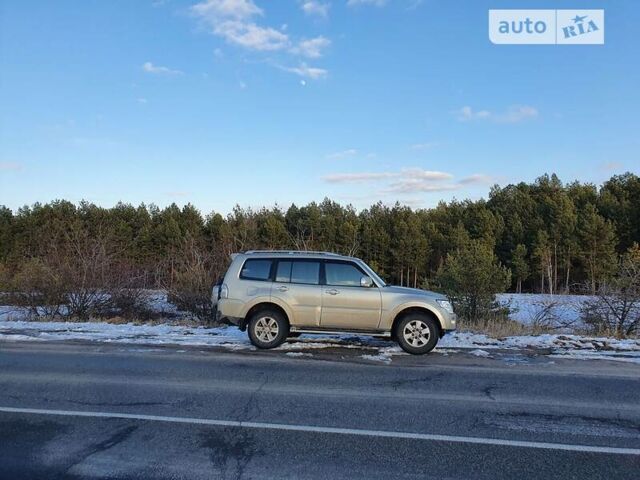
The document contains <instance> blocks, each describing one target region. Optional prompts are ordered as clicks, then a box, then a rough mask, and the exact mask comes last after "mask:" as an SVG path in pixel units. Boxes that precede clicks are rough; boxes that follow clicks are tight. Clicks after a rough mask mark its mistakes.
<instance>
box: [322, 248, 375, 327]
mask: <svg viewBox="0 0 640 480" xmlns="http://www.w3.org/2000/svg"><path fill="white" fill-rule="evenodd" d="M365 275H366V273H365V272H364V271H362V269H361V268H360V267H359V266H358V265H356V264H355V263H353V262H349V261H340V260H326V261H325V262H324V277H325V278H324V285H323V286H322V313H321V319H320V325H321V326H322V327H326V328H339V329H346V330H376V329H377V328H378V325H379V324H380V314H381V309H382V296H381V293H380V289H379V288H378V287H377V286H376V285H375V283H374V284H373V286H372V287H362V286H360V279H361V278H362V277H363V276H365Z"/></svg>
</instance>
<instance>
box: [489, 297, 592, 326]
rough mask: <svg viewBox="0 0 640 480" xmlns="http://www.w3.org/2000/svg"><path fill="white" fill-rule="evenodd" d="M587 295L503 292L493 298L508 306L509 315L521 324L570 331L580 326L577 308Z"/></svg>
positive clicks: (585, 300) (578, 309) (579, 308)
mask: <svg viewBox="0 0 640 480" xmlns="http://www.w3.org/2000/svg"><path fill="white" fill-rule="evenodd" d="M592 298H593V297H591V296H589V295H548V294H539V293H502V294H498V295H496V300H497V301H498V302H499V303H500V304H502V305H505V306H508V307H509V308H510V309H511V314H510V315H509V317H510V318H511V319H512V320H515V321H517V322H520V323H522V324H524V325H529V326H532V325H540V326H543V325H546V326H549V327H555V328H559V329H560V330H561V331H564V332H570V331H571V330H572V329H574V328H580V327H582V326H583V324H582V322H581V321H580V310H581V308H582V306H583V305H584V303H585V302H587V301H588V300H591V299H592Z"/></svg>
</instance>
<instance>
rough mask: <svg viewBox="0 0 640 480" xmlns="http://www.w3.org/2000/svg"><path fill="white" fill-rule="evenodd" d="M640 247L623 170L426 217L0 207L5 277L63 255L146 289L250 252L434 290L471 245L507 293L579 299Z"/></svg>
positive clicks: (639, 188)
mask: <svg viewBox="0 0 640 480" xmlns="http://www.w3.org/2000/svg"><path fill="white" fill-rule="evenodd" d="M638 242H640V177H638V176H637V175H635V174H633V173H629V172H628V173H625V174H622V175H615V176H613V177H611V178H610V179H609V180H607V181H605V182H604V183H603V184H602V185H601V186H596V185H594V184H591V183H581V182H578V181H575V182H572V183H566V184H565V183H563V182H562V181H561V180H560V179H559V178H558V177H557V176H556V175H555V174H551V175H548V174H545V175H543V176H541V177H539V178H538V179H536V180H535V181H534V182H532V183H524V182H521V183H518V184H509V185H506V186H504V187H502V186H498V185H496V186H494V187H493V188H491V190H490V192H489V195H488V198H486V199H480V200H474V201H472V200H461V201H458V200H454V201H450V202H441V203H439V204H438V205H437V206H436V207H433V208H425V209H412V208H409V207H407V206H403V205H401V204H396V205H391V206H389V205H385V204H383V203H382V202H378V203H376V204H374V205H372V206H370V207H369V208H365V209H363V210H361V211H356V209H355V208H354V207H352V206H350V205H347V206H343V205H340V204H339V203H336V202H334V201H332V200H330V199H328V198H326V199H325V200H324V201H322V202H319V203H316V202H311V203H309V204H307V205H304V206H298V205H295V204H292V205H291V206H289V207H288V208H286V209H283V208H281V207H270V208H266V207H265V208H260V209H250V208H241V207H239V206H236V207H235V208H234V209H233V211H232V212H231V213H230V214H228V215H226V216H223V215H221V214H219V213H215V212H212V213H209V214H206V215H203V214H202V213H201V212H200V211H199V210H198V209H197V208H196V207H195V206H194V205H191V204H187V205H185V206H183V207H178V206H177V205H175V204H172V205H170V206H168V207H166V208H159V207H157V206H154V205H144V204H141V205H139V206H133V205H130V204H125V203H118V204H117V205H115V206H113V207H110V208H105V207H100V206H97V205H94V204H92V203H89V202H80V203H79V204H74V203H72V202H69V201H66V200H56V201H52V202H50V203H47V204H40V203H36V204H34V205H31V206H25V207H22V208H20V209H18V210H16V211H13V210H11V209H10V208H8V207H5V206H0V269H2V272H4V278H10V277H12V276H15V275H18V274H20V272H21V270H23V269H24V268H25V265H27V264H29V263H32V262H34V260H37V261H38V262H45V263H46V262H50V264H51V265H54V264H55V262H58V261H60V259H61V258H62V257H64V256H70V257H74V256H75V257H87V256H91V255H98V254H99V255H101V256H102V257H103V258H109V259H110V263H111V264H117V265H119V266H120V267H121V270H122V271H124V272H128V273H127V275H126V276H127V278H129V279H132V278H133V279H135V282H134V283H135V286H137V287H144V288H156V287H158V286H162V285H167V284H171V282H172V280H173V278H174V277H175V276H176V275H179V272H178V269H179V268H180V265H186V264H188V262H187V263H185V262H184V261H183V260H184V256H185V255H190V256H193V255H197V256H198V258H200V259H202V260H201V261H202V262H205V263H206V264H207V265H208V267H207V268H208V271H210V272H211V275H212V276H219V275H222V274H223V273H224V269H225V267H226V262H227V258H228V255H229V254H230V253H232V252H236V251H244V250H250V249H298V250H322V251H332V252H337V253H341V254H346V255H352V256H356V257H359V258H362V259H363V260H365V261H366V262H368V263H369V264H370V265H371V266H372V267H373V268H374V269H375V270H376V271H378V272H379V273H380V274H381V275H382V276H383V278H385V279H386V280H387V281H389V282H391V283H394V284H399V285H407V286H416V287H424V288H433V287H434V286H435V287H437V285H436V283H437V277H438V271H439V269H441V267H442V266H443V264H444V263H445V261H446V259H447V256H449V255H452V254H455V253H456V252H460V251H461V250H464V249H465V248H467V249H468V248H469V246H470V245H474V244H475V245H478V244H481V245H482V246H483V248H482V249H475V250H474V251H477V252H487V254H488V255H492V256H494V257H495V261H496V262H497V263H499V264H500V265H501V266H502V267H504V268H505V269H508V270H509V271H510V272H511V275H510V282H509V286H508V290H510V291H518V292H519V291H524V292H544V293H561V292H578V291H580V292H583V291H584V289H585V286H586V288H587V290H588V289H591V290H592V291H594V292H595V290H596V288H597V286H598V284H599V283H600V282H602V281H605V280H606V279H607V278H609V277H610V276H611V275H612V274H613V273H614V272H615V269H616V264H617V259H618V257H619V256H620V255H621V254H623V253H624V252H625V251H627V250H628V249H629V248H630V247H632V245H633V244H634V243H638ZM194 252H196V253H194ZM198 261H199V260H198ZM51 262H53V263H51ZM85 263H86V262H85ZM214 280H215V278H212V279H211V281H212V282H213V281H214Z"/></svg>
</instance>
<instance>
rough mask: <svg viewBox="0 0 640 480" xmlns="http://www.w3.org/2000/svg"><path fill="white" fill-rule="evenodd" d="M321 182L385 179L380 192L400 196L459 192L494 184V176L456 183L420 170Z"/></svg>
mask: <svg viewBox="0 0 640 480" xmlns="http://www.w3.org/2000/svg"><path fill="white" fill-rule="evenodd" d="M322 179H323V180H324V181H325V182H328V183H376V182H381V181H385V180H387V181H389V182H390V183H388V184H387V186H386V188H384V189H382V190H381V191H380V192H379V193H380V194H400V195H405V194H411V193H428V192H447V191H454V190H460V189H462V188H464V187H466V186H469V185H488V184H491V183H494V182H495V179H494V177H491V176H489V175H485V174H481V173H476V174H473V175H469V176H468V177H464V178H462V179H461V180H458V181H455V180H454V176H453V175H452V174H451V173H448V172H441V171H437V170H424V169H422V168H404V169H402V170H400V171H396V172H394V171H387V172H356V173H333V174H330V175H326V176H324V177H322Z"/></svg>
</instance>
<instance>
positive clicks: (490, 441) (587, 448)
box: [0, 407, 640, 455]
mask: <svg viewBox="0 0 640 480" xmlns="http://www.w3.org/2000/svg"><path fill="white" fill-rule="evenodd" d="M0 412H4V413H23V414H31V415H58V416H63V417H91V418H121V419H128V420H145V421H150V422H167V423H186V424H193V425H213V426H217V427H238V428H255V429H262V430H284V431H293V432H313V433H329V434H337V435H355V436H363V437H382V438H401V439H411V440H427V441H434V442H453V443H472V444H478V445H500V446H508V447H521V448H539V449H548V450H564V451H570V452H590V453H609V454H615V455H640V449H638V448H619V447H604V446H595V445H571V444H564V443H547V442H528V441H521V440H506V439H498V438H482V437H462V436H457V435H435V434H431V433H412V432H392V431H385V430H363V429H355V428H336V427H320V426H313V425H287V424H284V423H262V422H242V421H235V420H213V419H208V418H189V417H167V416H162V415H143V414H137V413H117V412H83V411H74V410H45V409H40V408H14V407H0Z"/></svg>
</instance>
